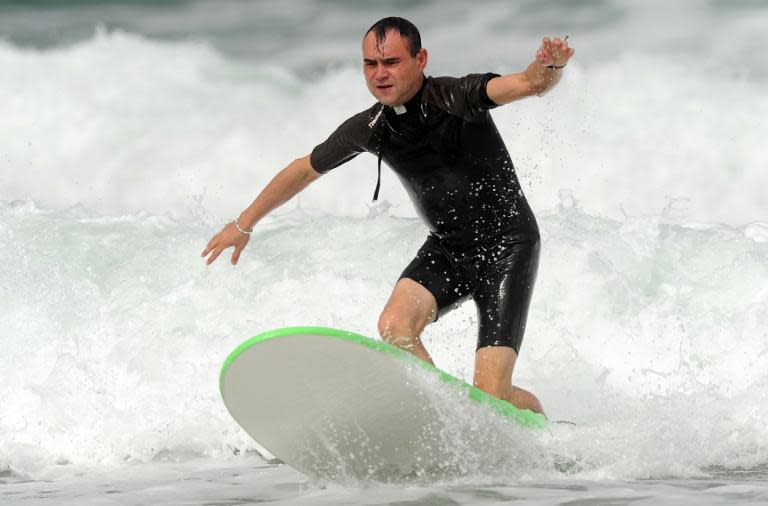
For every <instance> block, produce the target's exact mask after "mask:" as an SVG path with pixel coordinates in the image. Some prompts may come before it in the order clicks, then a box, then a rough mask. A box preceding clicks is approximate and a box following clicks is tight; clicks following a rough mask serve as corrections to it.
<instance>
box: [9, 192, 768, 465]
mask: <svg viewBox="0 0 768 506" xmlns="http://www.w3.org/2000/svg"><path fill="white" fill-rule="evenodd" d="M540 224H541V228H542V232H543V237H544V248H543V257H542V261H541V267H540V273H539V280H538V285H537V288H536V291H535V295H534V300H533V306H532V310H531V314H530V323H529V327H528V330H527V337H526V340H525V342H524V346H523V358H522V359H521V360H520V363H519V366H518V368H517V372H516V378H517V380H516V381H517V382H518V383H519V384H521V385H523V386H527V387H530V388H531V389H533V390H534V391H535V392H536V393H537V394H538V395H540V396H541V398H542V400H543V401H544V402H545V406H546V407H547V408H548V411H549V414H550V415H551V416H552V417H553V418H566V419H569V420H572V421H575V422H577V423H578V424H579V426H577V427H576V428H573V429H569V430H567V431H562V430H559V429H558V430H555V431H554V432H553V433H552V434H551V435H545V436H543V440H542V442H541V444H542V445H544V450H543V451H544V453H543V455H544V456H542V457H540V458H539V460H538V461H537V463H536V465H535V466H534V468H540V469H545V470H546V469H548V468H552V467H551V466H552V465H554V463H555V462H560V463H561V464H562V465H563V466H565V468H566V469H567V472H571V473H576V474H577V475H582V476H600V477H635V478H637V477H647V476H670V475H672V476H674V475H679V476H691V475H694V474H696V473H698V472H701V470H702V469H707V468H708V467H711V466H731V467H733V466H742V467H751V466H754V465H757V464H761V463H764V462H766V459H767V458H768V456H766V455H765V452H764V451H763V450H762V449H763V448H766V447H768V432H766V430H765V427H764V424H763V423H762V421H763V420H764V419H765V416H766V415H768V413H766V412H765V406H768V403H766V402H765V393H764V392H765V391H766V389H765V387H766V386H768V385H766V383H768V375H767V374H766V373H765V371H766V370H768V354H766V353H765V350H766V348H765V330H764V329H763V326H762V322H764V321H765V319H766V317H768V314H766V313H768V309H767V308H768V304H767V302H768V291H766V289H765V286H766V283H765V281H766V279H768V272H767V271H768V269H766V265H768V249H766V245H765V243H764V242H757V241H754V240H752V239H750V238H748V237H746V234H745V230H746V229H736V228H730V227H726V226H718V227H712V228H711V229H709V230H695V229H690V228H687V227H685V226H682V225H676V224H669V223H663V221H662V220H661V219H660V218H636V219H631V220H630V219H627V220H623V221H613V220H608V219H605V218H599V217H596V216H592V215H589V214H586V213H584V212H582V211H580V210H578V209H561V210H559V211H551V212H543V213H540ZM213 231H214V229H212V228H210V227H206V226H203V225H200V224H196V223H195V222H194V221H186V222H185V221H179V220H175V219H172V218H158V217H154V216H149V215H133V216H123V217H120V218H117V219H107V218H94V217H92V216H85V215H84V214H83V212H82V211H79V210H74V211H66V212H54V211H50V210H41V209H39V208H37V207H35V206H34V205H31V204H29V203H27V204H25V205H21V204H16V205H10V204H5V205H3V206H2V212H0V241H2V245H3V247H2V249H0V252H1V253H0V277H2V279H3V280H4V282H3V284H2V286H1V287H0V292H1V293H0V295H2V299H3V300H4V301H5V302H4V303H3V305H2V310H1V312H0V321H2V327H3V331H2V339H3V349H4V353H3V354H2V356H0V362H1V363H0V371H2V378H1V381H0V384H2V385H3V387H2V390H1V391H0V396H1V397H2V400H3V403H2V405H3V409H2V411H0V431H2V433H3V434H4V437H3V439H2V440H0V459H1V460H2V462H0V466H3V467H6V466H7V467H10V468H11V469H12V470H14V471H15V472H18V473H22V474H24V475H29V476H35V477H44V476H55V475H57V473H61V472H67V473H69V472H72V471H75V470H82V469H84V468H85V469H88V468H93V467H96V468H104V466H107V467H109V466H119V465H122V464H123V463H124V462H125V461H128V462H135V461H140V462H143V461H149V460H153V459H155V460H157V459H161V460H162V459H186V458H189V457H190V456H200V455H202V456H208V457H210V456H217V457H221V456H225V455H228V454H231V452H233V451H234V448H239V449H247V448H252V447H253V445H252V443H251V442H250V441H249V438H248V437H247V436H246V435H245V434H244V433H243V432H242V431H240V430H239V429H237V427H236V426H235V424H234V422H233V421H232V420H231V419H230V418H229V417H228V415H227V414H226V412H225V410H224V409H223V406H222V404H221V402H220V399H219V396H218V392H217V387H216V385H217V374H218V370H219V367H220V364H221V362H222V360H223V358H224V357H225V356H226V354H227V353H229V351H231V350H232V349H233V348H234V346H235V345H236V344H238V342H239V341H241V340H244V339H245V338H247V337H249V336H250V335H252V334H254V333H256V332H259V331H262V330H265V329H269V328H274V327H279V326H288V325H300V324H319V325H327V326H335V327H341V328H347V329H350V330H353V331H357V332H361V333H363V334H368V335H372V334H374V333H375V322H376V319H377V317H378V311H379V310H380V309H381V307H382V305H383V304H384V302H385V301H386V299H387V297H388V295H389V290H390V287H391V284H392V282H393V281H394V280H395V279H396V277H397V275H398V273H399V272H400V270H401V269H402V267H403V265H404V262H405V261H406V260H407V259H408V258H409V257H410V256H411V255H412V254H413V253H414V252H415V250H416V249H417V248H418V246H419V245H420V242H421V241H422V239H423V236H424V233H425V230H424V229H423V227H422V225H421V224H420V223H419V222H418V221H417V220H416V219H413V218H397V217H390V216H387V215H381V216H378V217H373V218H354V217H342V216H334V215H325V214H317V213H307V212H302V211H295V212H293V213H290V214H287V215H285V216H283V217H280V218H277V219H269V220H267V221H266V222H265V223H263V224H262V226H261V227H260V228H259V229H258V231H257V232H256V233H255V234H254V238H253V240H252V242H251V244H250V246H249V249H248V250H247V251H246V253H245V254H244V256H243V258H242V259H241V263H240V264H239V265H238V266H237V267H236V268H233V267H232V266H230V265H229V264H228V263H227V262H226V258H222V260H220V261H219V262H217V263H216V264H214V265H213V266H212V267H209V268H205V267H204V266H203V264H202V261H201V260H200V259H199V257H198V255H199V253H200V250H201V249H202V247H203V245H204V243H205V241H206V240H207V237H208V236H209V235H210V234H211V233H212V232H213ZM329 238H330V240H329ZM475 332H476V329H475V316H474V308H473V307H472V306H471V303H470V304H467V305H465V306H464V307H462V308H460V309H459V310H457V311H455V312H453V313H451V314H449V315H448V316H446V317H445V318H444V319H441V321H439V322H438V323H436V324H435V325H433V326H432V327H430V328H429V329H428V330H427V332H426V335H425V342H426V344H427V346H428V347H429V348H430V350H432V353H433V356H434V357H435V360H436V362H437V363H438V365H439V366H441V367H443V368H445V369H446V370H448V371H449V372H452V373H454V374H457V375H459V376H462V377H464V378H470V377H471V366H472V350H473V346H474V339H475ZM596 440H597V441H599V442H600V444H599V445H597V446H595V444H594V442H595V441H596ZM457 444H459V442H457ZM542 459H543V460H542ZM65 464H66V465H65ZM537 466H538V467H537ZM530 472H533V471H530ZM552 472H555V473H557V472H559V471H556V470H553V471H552ZM484 474H485V473H484Z"/></svg>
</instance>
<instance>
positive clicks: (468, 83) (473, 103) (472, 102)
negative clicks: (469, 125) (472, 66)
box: [427, 72, 498, 120]
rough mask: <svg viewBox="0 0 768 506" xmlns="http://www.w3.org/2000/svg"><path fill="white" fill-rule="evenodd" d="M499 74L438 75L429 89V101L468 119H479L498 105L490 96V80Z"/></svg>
mask: <svg viewBox="0 0 768 506" xmlns="http://www.w3.org/2000/svg"><path fill="white" fill-rule="evenodd" d="M494 77H498V74H494V73H492V72H489V73H487V74H469V75H467V76H464V77H436V78H434V79H433V86H431V87H430V88H429V90H428V91H427V101H429V102H430V103H432V104H434V105H436V106H437V107H440V108H441V109H444V110H446V111H447V112H449V113H451V114H453V115H455V116H458V117H460V118H464V119H466V120H477V119H479V118H483V117H485V116H486V115H487V113H488V110H489V109H493V108H494V107H498V105H497V104H496V103H495V102H494V101H493V100H491V99H490V98H489V97H488V91H487V90H486V87H487V85H488V81H490V80H491V79H493V78H494Z"/></svg>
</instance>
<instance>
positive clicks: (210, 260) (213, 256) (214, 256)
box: [205, 248, 223, 265]
mask: <svg viewBox="0 0 768 506" xmlns="http://www.w3.org/2000/svg"><path fill="white" fill-rule="evenodd" d="M222 251H223V250H222V249H221V248H216V249H215V250H213V253H212V254H211V256H210V257H208V261H206V262H205V265H211V264H212V263H213V262H214V260H216V259H217V258H218V257H219V255H221V252H222Z"/></svg>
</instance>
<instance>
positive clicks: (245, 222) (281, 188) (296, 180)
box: [201, 155, 320, 265]
mask: <svg viewBox="0 0 768 506" xmlns="http://www.w3.org/2000/svg"><path fill="white" fill-rule="evenodd" d="M319 177H320V173H318V172H316V171H315V169H313V168H312V164H311V163H310V161H309V155H307V156H305V157H302V158H299V159H297V160H294V161H293V162H291V163H290V164H289V165H288V166H287V167H286V168H284V169H283V170H281V171H280V172H279V173H278V174H277V175H276V176H275V177H274V178H273V179H272V181H270V182H269V184H268V185H267V186H266V188H264V189H263V190H262V191H261V193H260V194H259V196H258V197H256V200H254V201H253V203H251V205H250V206H248V208H247V209H246V210H245V211H243V212H242V213H240V216H239V217H238V219H237V225H236V224H235V222H231V223H228V224H227V225H225V226H224V228H223V229H222V230H221V232H219V233H218V234H216V235H215V236H213V238H212V239H211V240H210V241H209V242H208V245H207V246H206V247H205V250H203V253H202V255H201V256H203V257H205V256H208V254H210V255H211V256H210V257H208V260H207V261H206V264H208V265H210V264H211V263H212V262H213V261H214V260H216V258H217V257H218V256H219V255H220V254H221V252H222V251H224V250H225V249H227V248H229V247H232V246H234V247H235V251H234V253H232V265H235V264H236V263H237V260H238V259H239V258H240V253H241V252H242V251H243V249H244V248H245V246H246V245H247V244H248V241H249V240H250V238H251V236H250V235H249V234H247V233H245V232H241V231H240V230H238V227H237V226H238V225H239V226H240V228H241V229H243V230H246V231H250V230H251V229H253V226H254V225H256V223H258V222H259V221H260V220H261V219H262V218H263V217H264V216H266V215H267V214H269V213H270V212H272V211H273V210H274V209H276V208H278V207H280V206H281V205H283V204H285V203H286V202H288V201H289V200H291V199H292V198H293V197H294V196H295V195H296V194H298V193H299V192H300V191H301V190H303V189H304V188H306V187H307V186H309V184H310V183H311V182H312V181H314V180H315V179H317V178H319Z"/></svg>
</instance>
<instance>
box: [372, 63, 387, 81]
mask: <svg viewBox="0 0 768 506" xmlns="http://www.w3.org/2000/svg"><path fill="white" fill-rule="evenodd" d="M388 75H389V74H388V73H387V67H385V66H384V65H381V64H379V65H376V72H375V73H374V74H373V77H374V79H377V80H379V81H381V80H383V79H386V78H387V77H388Z"/></svg>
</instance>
